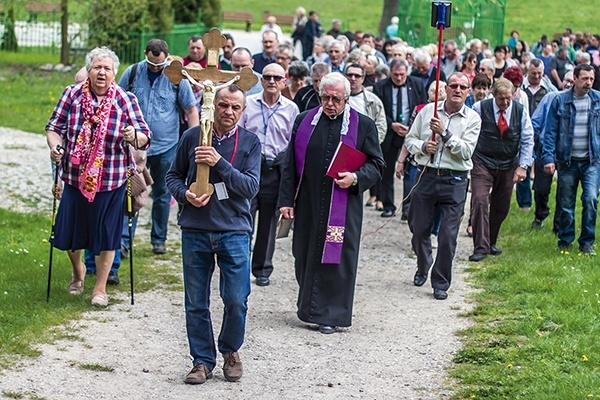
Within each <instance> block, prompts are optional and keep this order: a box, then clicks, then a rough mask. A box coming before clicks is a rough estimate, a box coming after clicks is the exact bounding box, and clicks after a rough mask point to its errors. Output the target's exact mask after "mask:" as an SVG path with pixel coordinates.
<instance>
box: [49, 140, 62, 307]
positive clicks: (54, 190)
mask: <svg viewBox="0 0 600 400" xmlns="http://www.w3.org/2000/svg"><path fill="white" fill-rule="evenodd" d="M62 149H63V147H62V146H61V145H56V151H58V152H60V151H61V150H62ZM54 167H55V168H54V170H55V171H54V185H53V186H52V197H53V199H52V228H51V229H50V240H49V242H50V259H49V261H48V288H47V290H46V302H49V301H50V284H51V282H52V253H53V250H54V227H55V225H56V202H57V200H58V199H57V197H58V167H59V161H57V162H56V163H55V165H54Z"/></svg>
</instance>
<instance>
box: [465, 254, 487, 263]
mask: <svg viewBox="0 0 600 400" xmlns="http://www.w3.org/2000/svg"><path fill="white" fill-rule="evenodd" d="M486 257H487V254H483V253H479V252H475V253H473V254H471V255H470V256H469V261H474V262H477V261H481V260H483V259H484V258H486Z"/></svg>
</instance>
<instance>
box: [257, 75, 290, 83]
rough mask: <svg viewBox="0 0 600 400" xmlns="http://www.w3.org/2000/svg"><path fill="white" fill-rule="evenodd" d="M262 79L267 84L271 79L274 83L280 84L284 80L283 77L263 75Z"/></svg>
mask: <svg viewBox="0 0 600 400" xmlns="http://www.w3.org/2000/svg"><path fill="white" fill-rule="evenodd" d="M262 78H263V79H264V80H265V81H267V82H269V81H270V80H271V79H273V80H274V81H275V82H280V81H281V80H282V79H285V76H279V75H263V76H262Z"/></svg>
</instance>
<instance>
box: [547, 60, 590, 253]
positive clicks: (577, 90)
mask: <svg viewBox="0 0 600 400" xmlns="http://www.w3.org/2000/svg"><path fill="white" fill-rule="evenodd" d="M573 73H574V75H575V84H574V86H573V88H571V89H569V90H567V91H564V92H561V93H560V94H558V95H557V96H556V98H555V99H554V100H553V101H552V104H551V105H550V109H549V110H548V115H547V117H546V127H545V131H544V132H545V133H544V139H543V148H542V160H543V162H544V171H545V172H546V173H547V174H550V175H552V174H554V171H555V170H556V171H558V198H559V200H560V209H559V210H558V212H559V213H560V219H559V227H558V248H559V249H560V250H566V249H569V248H570V247H571V244H572V243H573V241H574V240H575V202H576V201H577V186H578V184H579V182H581V189H582V195H581V202H582V206H583V212H582V215H581V234H580V236H579V240H578V242H579V251H581V252H582V253H584V254H589V255H595V254H596V253H595V251H594V248H593V247H592V246H593V244H594V241H595V238H596V236H595V229H596V214H597V205H598V179H599V177H600V140H599V136H600V92H598V91H596V90H593V89H592V85H593V84H594V68H593V67H592V66H591V65H589V64H580V65H578V66H577V67H575V70H574V71H573Z"/></svg>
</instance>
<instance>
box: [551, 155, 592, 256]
mask: <svg viewBox="0 0 600 400" xmlns="http://www.w3.org/2000/svg"><path fill="white" fill-rule="evenodd" d="M599 176H600V166H599V165H592V164H590V162H589V161H571V164H569V165H566V164H559V165H558V199H559V203H560V209H559V210H558V212H559V213H560V214H559V227H558V239H559V242H558V243H559V245H568V244H571V243H573V241H574V240H575V203H576V201H577V187H578V185H579V182H581V189H582V193H581V204H582V208H583V211H582V213H581V235H580V236H579V240H578V242H579V246H584V245H592V244H594V240H595V238H596V214H597V211H598V179H599Z"/></svg>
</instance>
